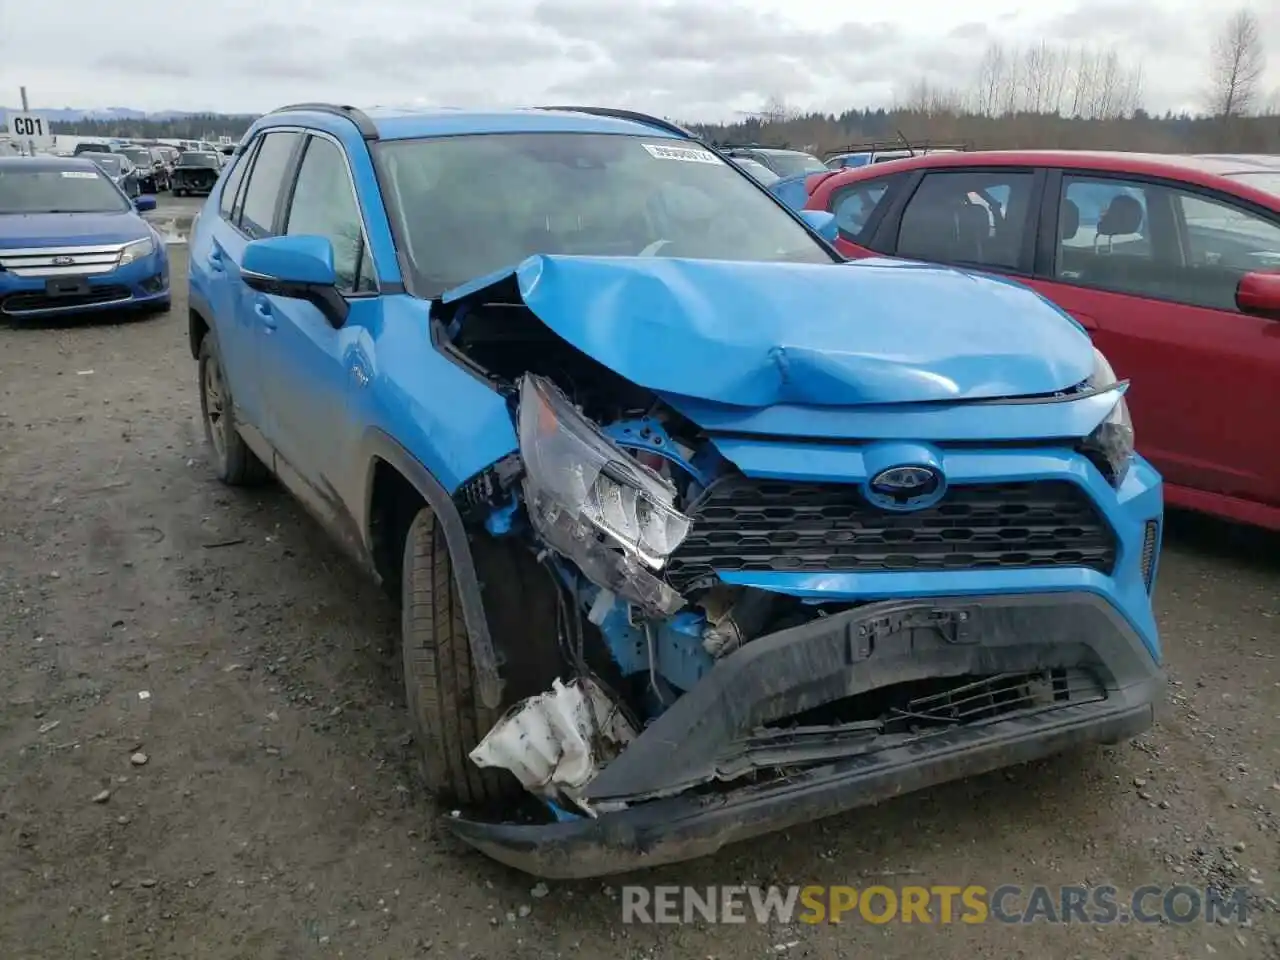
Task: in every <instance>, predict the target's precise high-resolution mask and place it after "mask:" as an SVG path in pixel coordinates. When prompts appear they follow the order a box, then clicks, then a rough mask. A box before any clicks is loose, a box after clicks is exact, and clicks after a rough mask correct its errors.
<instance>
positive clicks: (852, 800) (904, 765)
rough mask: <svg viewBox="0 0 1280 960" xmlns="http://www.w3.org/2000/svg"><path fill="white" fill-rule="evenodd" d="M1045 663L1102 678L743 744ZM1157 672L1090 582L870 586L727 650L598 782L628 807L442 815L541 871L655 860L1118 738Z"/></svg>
mask: <svg viewBox="0 0 1280 960" xmlns="http://www.w3.org/2000/svg"><path fill="white" fill-rule="evenodd" d="M1045 670H1072V671H1079V672H1083V673H1087V674H1088V675H1089V676H1090V677H1092V678H1093V680H1094V681H1095V682H1096V687H1095V689H1096V693H1097V695H1096V696H1094V697H1093V698H1090V699H1086V700H1081V701H1077V700H1071V699H1063V700H1061V701H1057V702H1053V703H1051V705H1048V706H1041V707H1038V708H1036V709H1034V710H1032V709H1028V710H1023V711H1014V712H1010V713H1007V714H1000V715H994V716H991V717H989V718H987V719H984V720H982V721H980V722H974V723H957V724H955V725H953V726H947V727H943V728H941V729H934V730H931V731H928V730H927V731H925V732H923V733H921V734H919V735H915V736H910V737H906V738H903V737H897V738H889V737H886V738H884V743H885V744H886V745H885V746H883V747H878V746H871V747H870V748H868V747H867V744H866V742H865V738H864V739H863V740H862V741H861V742H859V741H858V738H857V737H856V736H855V737H852V738H846V739H842V735H843V734H848V733H854V734H856V733H857V731H856V730H854V729H852V728H854V727H856V726H858V725H857V724H849V725H848V727H849V728H850V729H842V728H841V727H840V725H839V724H836V725H833V726H830V727H828V728H826V732H827V733H829V734H830V737H829V738H828V741H827V742H825V743H824V744H823V750H824V751H825V753H823V752H819V753H816V754H815V753H814V752H813V749H812V744H808V745H805V746H799V747H797V746H796V745H795V744H792V745H790V746H787V745H785V744H783V745H782V746H780V747H779V744H780V743H782V741H783V740H785V737H782V738H780V737H779V736H778V734H777V733H776V732H775V733H774V734H773V735H772V739H770V742H771V743H772V744H773V746H774V749H772V750H771V751H766V752H767V753H768V759H767V763H760V764H758V765H757V766H756V768H755V771H756V772H755V775H754V776H752V775H751V774H750V773H749V772H748V773H747V775H743V771H744V763H745V764H747V765H748V766H750V765H751V764H750V762H749V761H748V760H746V759H744V758H747V757H749V756H750V754H751V751H750V749H748V745H749V744H750V743H751V742H752V741H754V740H756V739H758V736H759V734H760V732H761V731H762V730H765V729H767V728H769V727H770V725H771V724H772V723H773V722H774V721H778V720H782V719H784V718H789V717H795V716H797V715H801V714H804V713H805V712H806V711H813V710H816V709H818V708H820V707H822V706H824V705H829V704H832V703H834V702H836V701H845V702H847V701H848V698H853V697H858V696H860V695H863V694H867V693H872V692H875V691H878V690H882V689H885V688H889V687H891V686H892V685H895V684H903V683H910V682H913V681H920V680H928V679H934V678H944V677H955V678H958V677H968V676H982V675H988V676H989V675H994V674H1001V675H1008V674H1023V673H1032V672H1034V671H1045ZM1162 685H1163V677H1162V674H1161V671H1160V668H1159V666H1158V665H1157V664H1156V662H1155V660H1154V659H1153V658H1152V655H1151V652H1150V650H1149V649H1148V647H1147V646H1146V645H1145V644H1144V643H1143V641H1142V638H1141V637H1140V635H1139V633H1138V632H1137V631H1136V630H1135V629H1134V627H1133V625H1132V624H1131V623H1130V622H1129V621H1128V620H1127V619H1126V618H1125V617H1124V615H1123V614H1122V613H1121V612H1120V611H1119V610H1118V609H1117V608H1116V607H1115V606H1113V605H1112V604H1111V603H1110V602H1109V601H1108V600H1107V599H1106V598H1104V597H1102V596H1099V595H1098V594H1095V593H1089V592H1083V591H1082V592H1063V593H1050V594H1039V595H1025V594H1024V595H1010V596H983V597H953V598H929V599H916V600H908V601H885V602H880V603H872V604H867V605H866V606H862V607H859V608H856V609H854V610H850V611H848V612H845V613H841V614H837V615H834V616H830V617H825V618H821V619H818V620H815V621H812V622H810V623H808V624H805V625H804V626H801V627H796V628H793V629H789V630H783V631H780V632H778V633H774V634H770V635H769V636H765V637H761V638H758V639H756V640H754V641H752V642H751V643H748V644H747V645H745V646H744V647H742V648H741V649H739V650H737V651H735V652H734V653H732V654H730V655H729V656H727V657H725V658H724V659H723V660H721V661H720V662H719V664H718V665H717V667H716V669H715V670H713V671H712V672H711V673H710V674H708V675H707V676H706V677H705V678H704V679H703V681H702V682H701V683H699V684H698V685H697V687H695V688H694V689H693V690H690V691H689V692H687V693H686V694H685V695H684V696H683V697H681V698H680V699H679V700H678V701H676V703H675V704H674V705H673V706H672V707H671V708H670V709H669V710H667V711H666V712H665V713H664V714H662V715H661V716H660V717H659V718H658V719H657V720H656V721H654V722H653V723H652V724H650V725H649V726H648V727H647V728H646V729H645V731H644V732H643V733H642V734H641V735H640V737H639V738H637V739H636V740H635V741H634V742H633V743H631V744H630V746H629V747H628V748H627V749H626V750H625V751H624V752H623V753H622V754H621V755H620V756H618V757H617V758H616V759H614V760H613V761H612V763H610V764H609V765H608V766H607V767H606V768H605V769H604V770H603V771H602V772H601V773H600V775H599V776H598V777H597V778H596V779H595V780H594V781H592V783H591V784H590V785H589V786H588V788H587V790H586V797H587V799H588V800H591V801H593V802H595V803H596V804H597V806H602V807H606V808H609V807H613V808H616V807H620V806H621V805H622V804H626V806H625V807H624V808H622V809H613V810H612V812H606V813H602V814H600V815H599V816H598V817H595V818H586V817H584V818H582V819H577V820H570V821H563V822H558V823H551V824H543V825H528V824H495V823H485V822H480V821H475V820H468V819H464V818H461V817H446V818H445V819H444V823H445V824H446V826H447V827H448V828H449V829H450V830H452V832H453V833H454V834H456V835H457V836H458V837H460V838H461V839H463V840H464V841H466V842H467V843H469V844H471V845H473V846H475V847H476V848H478V849H479V850H481V851H483V852H484V853H486V854H488V855H489V856H491V857H493V858H494V859H496V860H498V861H500V862H502V863H506V864H508V865H510V866H513V867H516V868H518V869H520V870H524V871H526V872H528V873H532V874H535V875H538V876H543V877H552V878H573V877H591V876H600V875H604V874H609V873H619V872H623V871H627V870H634V869H639V868H644V867H650V866H657V865H660V864H665V863H672V862H676V861H680V860H687V859H691V858H694V857H698V856H703V855H706V854H709V853H712V852H713V851H715V850H718V849H719V848H720V847H722V846H724V845H725V844H728V843H732V842H735V841H739V840H744V839H748V838H751V837H755V836H759V835H761V834H765V833H769V832H773V831H776V830H781V829H785V828H787V827H790V826H794V825H796V824H799V823H805V822H809V821H812V820H816V819H820V818H822V817H827V816H831V815H833V814H836V813H840V812H842V811H845V810H850V809H853V808H856V807H860V806H866V805H869V804H873V803H876V802H878V801H880V800H884V799H886V798H889V797H892V796H897V795H899V794H903V793H908V792H910V791H913V790H919V789H921V788H924V787H928V786H931V785H934V784H938V783H942V782H945V781H949V780H955V779H959V778H961V777H967V776H971V775H974V774H978V773H983V772H986V771H989V770H994V769H998V768H1001V767H1005V766H1008V765H1010V764H1016V763H1023V762H1026V761H1029V760H1034V759H1037V758H1040V757H1044V756H1048V755H1050V754H1053V753H1057V752H1060V751H1062V750H1065V749H1067V748H1070V747H1072V746H1075V745H1077V744H1083V743H1096V742H1101V743H1115V742H1119V741H1122V740H1124V739H1126V738H1128V737H1131V736H1134V735H1136V734H1138V733H1140V732H1141V731H1143V730H1144V729H1146V728H1147V727H1149V726H1150V725H1151V722H1152V719H1153V710H1154V704H1155V701H1156V699H1157V696H1158V694H1159V691H1160V689H1161V687H1162ZM810 729H812V728H810ZM842 744H843V746H842ZM833 745H834V746H833ZM779 768H781V769H785V770H786V771H787V772H786V775H785V776H781V775H778V774H777V772H776V771H777V770H778V769H779ZM730 776H732V777H734V779H732V780H729V779H726V778H727V777H730Z"/></svg>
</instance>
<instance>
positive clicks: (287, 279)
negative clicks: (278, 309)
mask: <svg viewBox="0 0 1280 960" xmlns="http://www.w3.org/2000/svg"><path fill="white" fill-rule="evenodd" d="M240 277H241V279H243V280H244V282H245V284H246V285H247V286H248V287H249V288H250V289H253V290H257V291H258V292H259V293H266V294H270V295H272V296H276V297H290V298H292V299H294V300H306V301H307V302H308V303H311V304H313V305H314V306H315V307H316V309H317V310H319V311H320V312H321V313H323V314H324V315H325V318H326V319H327V320H328V321H329V323H331V324H332V325H333V326H334V327H341V326H342V325H343V324H344V323H346V322H347V312H348V309H349V307H348V304H347V301H346V299H345V298H344V297H343V296H342V294H340V293H339V292H338V288H337V283H338V274H337V271H336V270H335V269H334V266H333V244H332V243H330V242H329V239H328V238H327V237H314V236H295V237H267V238H265V239H263V240H251V241H250V242H249V243H248V244H246V245H245V248H244V259H243V260H242V261H241V264H240Z"/></svg>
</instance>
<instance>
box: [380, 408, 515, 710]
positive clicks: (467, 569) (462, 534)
mask: <svg viewBox="0 0 1280 960" xmlns="http://www.w3.org/2000/svg"><path fill="white" fill-rule="evenodd" d="M361 455H362V457H363V459H364V462H365V463H366V464H367V467H366V473H365V480H364V483H365V489H364V516H363V517H362V528H363V529H364V530H368V529H369V521H370V513H371V510H372V497H373V470H374V463H375V458H376V459H380V460H385V461H386V462H387V463H388V464H390V465H391V466H393V467H395V468H396V469H397V470H398V471H400V475H401V476H403V477H404V478H405V479H406V480H408V481H409V483H411V484H412V485H413V487H414V489H415V490H417V491H418V493H419V494H420V495H421V496H422V499H423V500H425V501H426V502H427V506H429V507H430V508H431V510H432V512H433V513H434V514H435V515H436V519H437V520H438V521H439V523H440V526H441V528H442V529H443V530H444V539H445V544H446V545H447V546H448V547H449V562H450V563H451V564H452V565H453V578H454V583H455V584H456V586H457V588H458V597H459V598H460V599H461V600H462V619H463V621H464V622H465V623H466V625H467V639H468V641H469V645H470V647H471V664H472V667H473V669H474V670H475V672H476V683H477V687H478V692H479V694H480V700H481V702H482V703H483V704H484V705H485V706H486V707H488V708H490V709H491V710H496V709H498V707H499V706H501V704H502V694H503V687H504V682H503V680H502V677H501V676H500V675H499V673H498V658H497V656H496V655H495V653H494V648H493V637H492V636H491V635H490V633H489V618H488V616H487V615H486V614H485V609H484V599H483V597H482V596H481V593H480V578H479V577H478V576H477V574H476V563H475V558H474V557H473V556H472V553H471V542H470V540H469V539H468V538H467V530H466V528H465V527H464V526H463V525H462V515H461V514H460V513H459V512H458V507H457V504H455V503H454V502H453V498H452V497H451V496H449V494H448V492H447V491H446V490H445V488H444V487H443V486H441V485H440V482H439V481H438V480H437V479H436V478H435V477H434V476H432V475H431V472H430V471H429V470H427V468H426V467H424V466H423V465H422V464H421V463H420V462H419V461H418V460H417V458H416V457H414V455H413V454H412V453H410V452H409V451H408V450H406V449H405V448H404V447H403V446H401V445H400V444H399V443H398V442H397V441H396V440H394V439H392V437H391V436H390V435H389V434H387V433H385V432H383V431H382V430H379V429H377V428H376V427H373V428H370V429H369V430H368V432H366V434H365V436H364V440H363V441H362V450H361Z"/></svg>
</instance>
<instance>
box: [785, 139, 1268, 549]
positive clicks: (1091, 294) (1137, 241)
mask: <svg viewBox="0 0 1280 960" xmlns="http://www.w3.org/2000/svg"><path fill="white" fill-rule="evenodd" d="M808 206H809V207H810V208H811V209H813V210H829V211H832V212H834V213H835V215H836V222H837V224H838V225H839V228H840V236H839V239H838V240H837V241H836V244H837V246H838V247H839V248H840V249H841V250H842V251H843V252H844V253H845V254H846V255H848V256H852V257H867V256H874V255H890V256H897V257H906V258H911V259H917V260H925V261H933V262H938V263H950V264H956V265H959V266H963V267H966V268H977V269H981V270H985V271H991V272H996V273H1001V274H1004V275H1007V276H1010V277H1014V278H1016V279H1017V280H1019V281H1021V282H1023V283H1026V284H1027V285H1029V286H1031V287H1033V288H1034V289H1036V290H1038V291H1039V292H1040V293H1042V294H1044V295H1045V296H1046V297H1048V298H1049V299H1050V300H1052V301H1053V302H1054V303H1056V304H1058V305H1059V306H1060V307H1062V308H1063V309H1064V310H1066V311H1067V312H1068V313H1069V314H1070V315H1071V316H1072V317H1074V318H1075V319H1076V320H1077V321H1078V322H1079V323H1080V324H1081V325H1082V326H1084V327H1085V328H1086V329H1088V330H1089V332H1090V334H1091V335H1092V336H1093V338H1094V340H1095V341H1096V342H1097V344H1098V346H1099V347H1100V348H1101V349H1102V350H1103V351H1104V352H1105V353H1106V354H1107V356H1108V357H1109V358H1110V359H1111V360H1112V362H1113V363H1114V364H1115V368H1116V370H1117V371H1118V372H1119V374H1120V375H1121V376H1122V377H1125V378H1127V379H1132V381H1133V385H1132V387H1131V389H1130V390H1129V392H1128V393H1127V394H1126V397H1127V398H1128V399H1129V401H1130V404H1131V406H1132V408H1133V411H1134V416H1135V417H1136V418H1137V420H1138V422H1139V423H1140V424H1141V425H1142V450H1143V452H1144V454H1145V455H1146V456H1147V457H1148V458H1149V459H1150V460H1151V461H1152V463H1154V464H1155V465H1156V467H1158V468H1159V470H1160V471H1161V473H1162V474H1163V475H1164V477H1165V479H1166V481H1167V482H1168V486H1167V488H1166V490H1167V496H1168V500H1169V502H1170V503H1172V504H1176V505H1178V506H1181V507H1187V508H1191V509H1194V510H1200V511H1204V512H1207V513H1212V514H1217V515H1219V516H1223V517H1228V518H1230V519H1233V520H1239V521H1243V522H1246V523H1250V524H1256V525H1259V526H1263V527H1268V528H1271V529H1280V447H1277V445H1276V444H1273V443H1269V442H1266V441H1265V440H1260V438H1265V437H1269V436H1271V435H1272V434H1274V433H1275V424H1276V423H1277V422H1278V421H1277V413H1276V411H1277V410H1280V159H1277V158H1268V157H1246V156H1239V157H1232V156H1215V157H1208V156H1157V155H1143V154H1125V153H1089V152H1076V151H1070V152H1066V151H1061V152H1060V151H1011V152H985V153H981V152H980V153H952V154H932V155H929V156H925V157H917V158H915V159H910V160H900V161H895V162H893V163H886V164H884V165H882V166H878V167H871V168H863V169H860V170H849V171H844V172H842V173H839V174H834V175H832V176H830V177H827V178H824V179H823V180H822V181H821V182H820V183H819V184H818V185H817V186H816V188H815V189H814V190H813V193H812V195H811V196H810V197H809V200H808ZM1224 384H1230V385H1231V386H1230V389H1223V385H1224Z"/></svg>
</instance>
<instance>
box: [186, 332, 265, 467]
mask: <svg viewBox="0 0 1280 960" xmlns="http://www.w3.org/2000/svg"><path fill="white" fill-rule="evenodd" d="M197 369H198V372H199V381H200V414H201V418H202V419H203V420H204V436H205V440H206V442H207V443H208V444H209V452H210V453H211V454H212V455H213V467H214V472H215V473H216V474H217V475H218V479H219V480H221V481H222V482H223V483H225V484H227V485H228V486H231V487H247V486H253V485H256V484H259V483H262V482H263V481H264V480H266V479H267V478H268V477H269V476H270V471H268V470H267V467H266V464H264V463H263V462H262V461H261V460H259V459H258V456H257V454H255V453H254V452H253V451H252V450H250V449H249V446H248V444H246V443H245V442H244V438H243V437H242V436H240V432H239V431H238V430H237V429H236V423H235V405H234V404H233V403H232V402H231V391H230V389H229V388H228V387H227V382H226V377H225V376H224V375H223V372H222V358H221V356H219V354H218V347H217V344H216V343H215V342H214V339H213V336H212V335H211V334H205V337H204V339H203V340H201V341H200V354H199V359H198V366H197Z"/></svg>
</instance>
